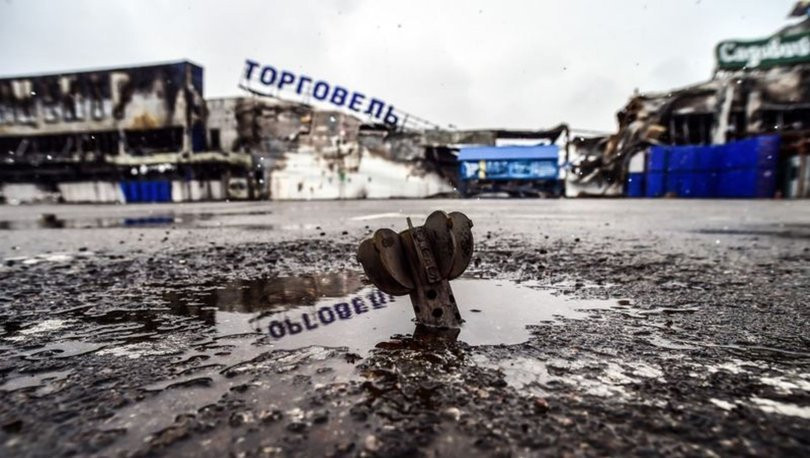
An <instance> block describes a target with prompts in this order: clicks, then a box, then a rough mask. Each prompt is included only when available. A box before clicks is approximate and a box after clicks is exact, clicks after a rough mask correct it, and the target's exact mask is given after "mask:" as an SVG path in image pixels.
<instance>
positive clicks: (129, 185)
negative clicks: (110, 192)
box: [121, 181, 141, 203]
mask: <svg viewBox="0 0 810 458" xmlns="http://www.w3.org/2000/svg"><path fill="white" fill-rule="evenodd" d="M121 185H122V186H123V188H124V196H125V197H126V200H127V203H130V202H140V200H141V193H140V189H139V188H138V182H137V181H125V182H123V183H122V184H121Z"/></svg>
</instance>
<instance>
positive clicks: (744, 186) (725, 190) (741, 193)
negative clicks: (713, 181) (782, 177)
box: [718, 168, 776, 198]
mask: <svg viewBox="0 0 810 458" xmlns="http://www.w3.org/2000/svg"><path fill="white" fill-rule="evenodd" d="M775 191H776V173H775V171H774V170H773V169H762V168H760V169H736V170H722V171H721V172H720V177H719V185H718V193H719V195H720V196H721V197H748V198H752V197H759V198H768V197H773V194H774V192H775Z"/></svg>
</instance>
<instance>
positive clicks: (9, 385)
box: [0, 370, 73, 394]
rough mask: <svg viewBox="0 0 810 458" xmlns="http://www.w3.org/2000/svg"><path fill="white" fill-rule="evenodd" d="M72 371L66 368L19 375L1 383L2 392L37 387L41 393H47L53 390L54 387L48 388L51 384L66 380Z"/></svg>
mask: <svg viewBox="0 0 810 458" xmlns="http://www.w3.org/2000/svg"><path fill="white" fill-rule="evenodd" d="M72 372H73V371H72V370H64V371H51V372H40V373H37V374H26V375H20V376H18V377H15V378H12V379H9V380H6V381H5V382H4V383H3V384H2V385H0V392H2V391H6V392H10V391H16V390H22V389H26V388H33V387H36V388H38V389H39V391H40V393H39V394H46V393H47V392H50V391H53V388H51V389H48V388H49V384H51V383H55V382H59V381H63V380H65V379H66V378H67V377H68V375H70V374H71V373H72Z"/></svg>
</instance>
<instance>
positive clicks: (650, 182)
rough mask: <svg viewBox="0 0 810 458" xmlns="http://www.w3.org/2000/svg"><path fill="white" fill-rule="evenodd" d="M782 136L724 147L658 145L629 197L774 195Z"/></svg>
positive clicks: (631, 181) (632, 178) (633, 178)
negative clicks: (780, 137)
mask: <svg viewBox="0 0 810 458" xmlns="http://www.w3.org/2000/svg"><path fill="white" fill-rule="evenodd" d="M778 162H779V136H778V135H768V136H761V137H754V138H749V139H745V140H740V141H736V142H731V143H726V144H724V145H708V146H704V145H685V146H654V147H652V148H650V151H649V153H648V155H647V161H646V171H645V172H644V173H631V174H629V175H628V179H627V195H628V196H630V197H641V196H646V197H661V196H664V195H674V196H677V197H686V198H689V197H697V198H700V197H702V198H711V197H742V198H744V197H747V198H757V197H773V195H774V192H775V191H776V168H777V165H778Z"/></svg>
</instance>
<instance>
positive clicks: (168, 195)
mask: <svg viewBox="0 0 810 458" xmlns="http://www.w3.org/2000/svg"><path fill="white" fill-rule="evenodd" d="M158 201H159V202H171V201H172V182H171V181H161V182H160V192H159V194H158Z"/></svg>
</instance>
